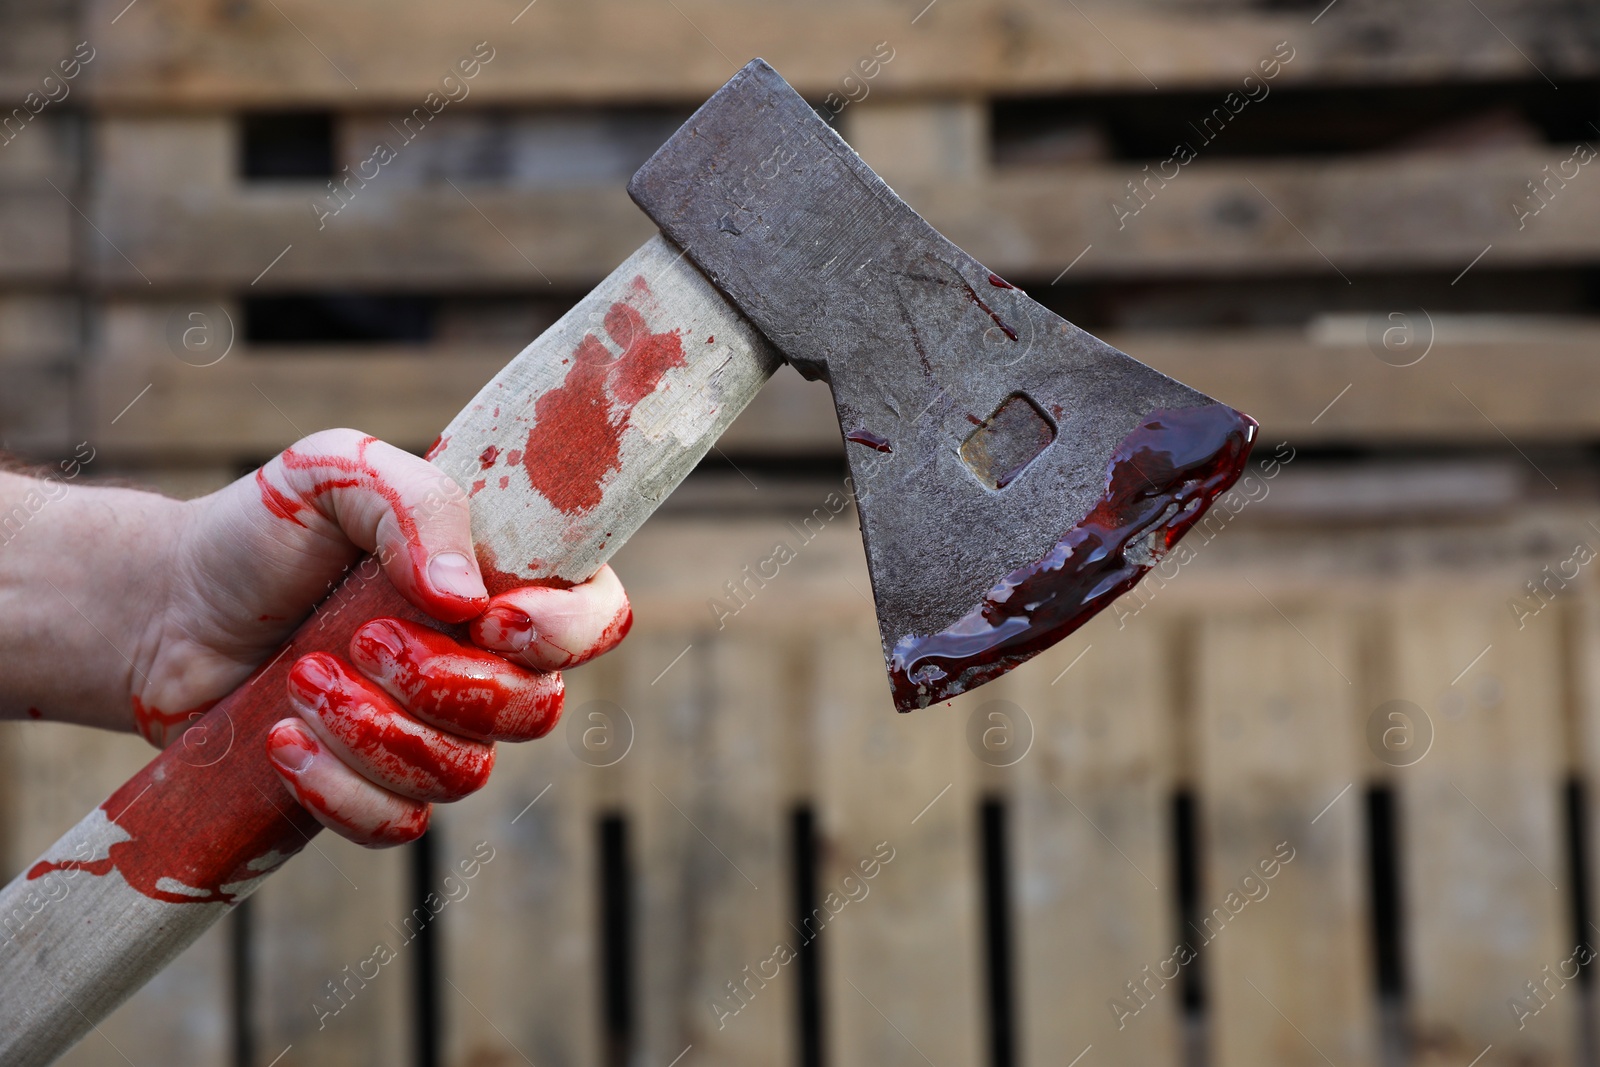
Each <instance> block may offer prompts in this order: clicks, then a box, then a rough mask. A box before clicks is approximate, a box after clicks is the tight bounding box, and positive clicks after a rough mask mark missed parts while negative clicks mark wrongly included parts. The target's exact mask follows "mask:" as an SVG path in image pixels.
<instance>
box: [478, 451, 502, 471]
mask: <svg viewBox="0 0 1600 1067" xmlns="http://www.w3.org/2000/svg"><path fill="white" fill-rule="evenodd" d="M499 458H500V446H499V445H490V446H489V447H488V448H486V449H484V450H483V451H482V452H481V453H479V455H478V466H480V467H482V468H483V469H484V470H488V469H489V468H490V467H492V466H494V461H495V460H497V459H499Z"/></svg>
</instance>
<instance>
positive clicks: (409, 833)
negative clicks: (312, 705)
mask: <svg viewBox="0 0 1600 1067" xmlns="http://www.w3.org/2000/svg"><path fill="white" fill-rule="evenodd" d="M325 751H326V750H325V749H324V748H323V747H322V744H321V742H320V741H319V740H318V739H317V737H316V736H315V735H314V734H312V733H311V731H310V730H309V729H307V728H306V727H305V726H304V725H302V724H301V723H300V721H299V720H298V719H290V720H288V721H286V722H281V723H279V724H278V725H277V726H275V727H273V728H272V730H271V731H270V732H269V733H268V734H267V758H268V759H269V760H271V761H272V764H273V766H275V767H277V768H278V771H279V773H281V774H283V775H285V776H287V777H288V779H289V781H290V783H291V786H290V788H292V789H293V790H294V796H295V800H297V801H299V803H300V806H301V807H303V808H305V809H306V810H307V811H315V812H317V813H319V814H320V815H321V816H322V817H323V819H324V820H326V821H328V822H331V823H333V824H334V825H336V826H338V827H339V828H340V829H341V830H342V831H343V832H344V833H346V834H347V835H348V836H350V838H351V839H352V840H354V841H357V842H360V843H364V844H369V845H379V846H384V845H403V844H405V843H406V842H408V841H415V840H416V839H417V838H418V837H420V836H422V831H424V830H426V829H427V828H428V815H429V813H430V812H431V810H432V806H431V805H429V804H427V803H420V802H415V801H413V802H412V803H411V804H409V805H407V808H406V815H405V816H404V817H403V818H402V819H400V820H399V821H398V822H393V821H387V820H386V821H384V822H381V823H379V824H378V825H377V826H376V827H371V828H369V827H367V826H365V825H358V824H357V823H356V821H355V820H354V819H352V818H351V817H350V815H349V814H348V813H347V812H343V811H340V810H339V809H338V808H336V807H334V806H333V805H332V804H331V803H330V802H329V801H328V798H327V797H326V796H324V795H323V794H322V793H320V792H318V791H317V790H315V789H312V788H311V787H310V786H309V785H307V784H306V782H305V779H304V778H303V777H302V773H301V772H298V771H295V770H294V769H293V768H294V767H295V766H296V765H299V764H303V763H304V762H305V761H304V759H303V758H298V757H300V756H317V755H320V754H322V753H324V752H325ZM290 753H293V754H296V756H297V758H295V759H293V760H292V761H291V760H290V759H289V758H287V757H288V754H290Z"/></svg>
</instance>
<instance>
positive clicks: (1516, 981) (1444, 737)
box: [1394, 551, 1579, 1063]
mask: <svg viewBox="0 0 1600 1067" xmlns="http://www.w3.org/2000/svg"><path fill="white" fill-rule="evenodd" d="M1567 555H1568V552H1565V551H1564V552H1561V553H1559V555H1558V557H1557V559H1556V561H1557V562H1559V560H1563V559H1565V558H1567ZM1517 592H1518V590H1516V588H1515V586H1512V585H1510V584H1509V583H1507V584H1500V583H1473V584H1471V585H1466V584H1465V583H1461V582H1457V583H1455V584H1454V588H1441V587H1438V586H1429V587H1426V588H1413V589H1412V590H1409V591H1408V593H1407V595H1405V596H1404V597H1403V598H1400V599H1398V600H1397V602H1396V605H1395V607H1394V619H1395V622H1394V626H1395V632H1396V634H1397V637H1398V640H1397V647H1396V650H1395V651H1396V662H1397V677H1398V679H1399V682H1400V685H1401V690H1400V692H1401V694H1402V695H1403V697H1404V698H1405V699H1408V700H1410V701H1412V702H1413V703H1415V704H1417V705H1420V706H1421V707H1423V708H1424V709H1425V710H1426V712H1427V713H1428V715H1429V716H1431V719H1432V725H1433V731H1434V742H1433V748H1432V749H1431V750H1430V751H1429V753H1428V755H1427V756H1426V757H1425V758H1423V759H1422V760H1420V761H1419V762H1417V763H1416V764H1414V765H1412V766H1410V767H1406V768H1403V769H1401V770H1400V771H1398V772H1396V774H1395V783H1396V786H1397V788H1398V790H1399V797H1400V816H1401V819H1402V823H1401V834H1402V837H1401V841H1402V849H1401V854H1402V856H1403V860H1404V864H1403V870H1402V873H1401V881H1402V889H1403V894H1404V907H1405V922H1406V925H1407V928H1408V930H1409V934H1410V936H1409V939H1408V940H1409V944H1408V946H1407V949H1408V951H1407V953H1406V957H1405V967H1406V978H1407V984H1408V995H1409V998H1410V999H1409V1009H1410V1015H1411V1022H1412V1025H1413V1028H1414V1031H1415V1035H1416V1040H1417V1042H1418V1046H1419V1049H1420V1050H1421V1051H1422V1052H1423V1053H1424V1057H1423V1060H1422V1062H1424V1063H1435V1062H1437V1063H1450V1062H1456V1061H1461V1062H1465V1061H1466V1060H1470V1059H1471V1058H1472V1057H1473V1056H1477V1055H1478V1054H1480V1053H1481V1052H1482V1051H1483V1050H1484V1048H1485V1047H1486V1046H1488V1045H1490V1044H1493V1045H1494V1047H1495V1055H1497V1056H1498V1055H1504V1056H1505V1057H1506V1058H1507V1059H1508V1060H1510V1059H1516V1058H1521V1059H1523V1060H1524V1061H1526V1062H1530V1063H1565V1062H1571V1060H1572V1057H1574V1056H1575V1055H1576V1048H1575V1045H1574V1043H1575V1040H1576V1030H1575V1019H1576V1013H1577V1012H1578V1010H1579V1006H1578V999H1579V998H1578V996H1577V995H1576V992H1575V990H1574V989H1573V988H1570V987H1569V988H1566V989H1564V990H1563V989H1562V988H1561V987H1560V982H1561V979H1560V978H1559V976H1558V977H1556V978H1555V979H1551V980H1550V984H1549V985H1548V986H1544V985H1540V983H1543V982H1545V981H1546V980H1547V979H1546V971H1545V968H1546V967H1548V968H1550V970H1551V971H1552V972H1556V971H1558V970H1560V969H1561V964H1562V962H1563V961H1565V960H1567V959H1568V958H1569V957H1570V956H1571V955H1572V954H1573V951H1574V946H1573V943H1572V942H1573V936H1574V935H1573V931H1572V929H1571V922H1570V919H1569V914H1570V913H1569V911H1568V908H1569V896H1570V893H1571V886H1570V884H1569V878H1570V875H1569V874H1568V872H1567V870H1566V866H1565V863H1564V861H1563V858H1562V845H1561V841H1562V836H1561V835H1562V821H1561V814H1560V812H1561V803H1562V787H1563V784H1564V768H1563V758H1562V753H1561V743H1562V737H1563V723H1562V719H1563V709H1562V699H1563V694H1562V671H1561V650H1562V641H1563V634H1562V632H1561V629H1562V628H1561V624H1560V621H1559V612H1557V611H1548V612H1540V613H1539V615H1538V616H1537V617H1533V618H1531V619H1525V620H1523V621H1525V622H1526V623H1527V625H1526V626H1525V628H1523V629H1521V630H1519V629H1518V626H1517V622H1518V620H1517V618H1516V616H1515V615H1514V614H1513V613H1512V612H1511V611H1508V610H1507V602H1508V600H1510V599H1511V598H1512V597H1513V596H1515V595H1516V593H1517ZM1480 657H1481V658H1480ZM1469 667H1470V669H1469ZM1466 930H1470V931H1472V932H1473V934H1472V936H1470V937H1464V936H1462V931H1466ZM1566 973H1568V974H1570V973H1572V971H1571V968H1570V966H1569V967H1568V968H1567V969H1566ZM1530 981H1531V982H1534V983H1535V985H1536V986H1537V987H1538V989H1539V992H1540V993H1541V995H1542V998H1543V1001H1544V1002H1545V1003H1544V1005H1543V1006H1542V1007H1541V1002H1540V1000H1539V999H1536V998H1535V997H1534V996H1533V995H1532V993H1531V992H1530V991H1529V990H1528V989H1527V987H1526V986H1525V985H1524V983H1526V982H1530ZM1513 1003H1515V1004H1520V1005H1523V1006H1524V1007H1525V1009H1526V1010H1527V1011H1528V1012H1533V1011H1537V1014H1536V1015H1525V1014H1523V1013H1521V1012H1517V1011H1514V1010H1513V1009H1512V1008H1511V1005H1512V1004H1513Z"/></svg>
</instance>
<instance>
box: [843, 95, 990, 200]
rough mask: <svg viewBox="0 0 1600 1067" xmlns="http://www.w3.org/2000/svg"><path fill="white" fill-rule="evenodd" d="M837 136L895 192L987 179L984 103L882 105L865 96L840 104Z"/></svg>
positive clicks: (894, 101)
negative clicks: (908, 186) (931, 184)
mask: <svg viewBox="0 0 1600 1067" xmlns="http://www.w3.org/2000/svg"><path fill="white" fill-rule="evenodd" d="M839 106H841V107H843V108H844V110H843V111H842V112H841V113H840V120H839V121H840V132H841V133H842V134H843V135H844V138H845V140H847V141H848V142H850V146H851V147H852V148H854V149H855V150H856V152H857V153H858V154H860V156H861V158H862V159H864V160H866V162H867V165H868V166H869V167H871V168H872V169H873V170H875V171H877V172H878V174H879V176H880V177H882V178H883V180H884V181H886V182H888V183H889V184H890V185H892V186H894V187H895V188H899V187H900V186H901V185H903V184H906V183H915V182H940V181H943V182H951V183H959V182H972V181H976V180H978V179H980V178H985V177H987V176H988V170H989V109H988V107H987V104H986V102H985V101H981V100H975V99H964V100H905V99H896V98H890V99H889V100H887V101H884V100H877V99H874V98H872V97H871V96H868V97H867V98H866V99H864V100H863V101H862V102H861V103H859V104H853V105H852V104H840V105H839Z"/></svg>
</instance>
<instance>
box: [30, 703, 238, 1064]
mask: <svg viewBox="0 0 1600 1067" xmlns="http://www.w3.org/2000/svg"><path fill="white" fill-rule="evenodd" d="M0 727H3V731H0V732H3V736H4V743H3V745H0V752H3V753H4V759H5V764H6V767H7V773H6V777H7V779H8V783H7V784H8V788H7V802H6V804H5V807H4V817H5V821H6V824H7V826H6V830H7V832H6V835H5V838H6V846H7V853H6V856H5V872H4V873H5V876H6V878H8V879H9V878H10V877H11V876H12V875H14V874H15V873H16V872H17V871H19V870H20V869H21V868H22V866H23V865H24V864H26V863H30V862H32V860H33V859H34V857H36V856H37V855H38V854H39V853H40V852H42V851H44V849H46V848H48V847H49V846H50V844H52V843H53V841H54V839H55V838H56V837H58V836H60V834H61V832H62V830H63V829H65V828H66V827H69V826H71V825H72V824H74V823H75V822H77V820H78V819H80V818H82V817H83V813H84V812H86V811H88V810H90V809H91V808H93V807H94V806H95V805H97V804H99V803H100V802H101V801H103V800H104V799H105V798H106V796H107V795H109V794H110V793H111V791H112V790H113V789H115V788H116V787H117V786H118V785H120V784H121V783H122V781H123V780H124V779H125V778H127V777H128V776H129V775H130V774H132V773H133V772H134V771H135V770H137V769H138V768H140V767H142V766H143V765H144V764H145V763H146V762H147V761H148V760H149V759H150V757H151V755H152V754H153V752H154V750H153V749H151V748H150V746H149V745H148V744H146V743H145V742H144V741H143V740H142V739H141V738H138V737H136V736H134V735H132V734H113V733H109V732H106V731H102V730H90V729H86V728H82V727H75V726H64V725H58V724H35V723H4V724H0ZM51 877H59V878H63V879H64V880H63V881H61V882H59V883H57V888H55V889H52V890H49V893H51V894H53V893H65V894H70V893H71V892H72V888H73V882H72V881H71V879H70V878H67V877H66V876H64V875H62V874H60V873H58V874H57V875H53V876H51ZM76 877H78V878H89V877H91V876H90V875H87V874H79V875H77V876H76ZM45 899H46V900H47V901H48V899H49V896H48V895H47V896H46V898H45ZM50 906H51V904H50V903H48V902H47V903H45V904H44V907H50ZM229 988H230V986H229V953H228V929H227V925H226V924H219V925H218V926H217V927H216V928H215V929H212V930H210V931H209V932H207V933H206V935H205V936H204V937H203V938H201V939H200V940H199V941H197V942H195V944H194V945H192V946H191V947H190V948H189V950H188V951H187V952H185V953H184V954H183V955H182V956H180V957H179V958H178V959H177V960H176V961H175V962H174V963H173V964H172V965H171V966H170V967H168V968H167V969H166V970H165V971H163V972H162V973H161V974H160V975H159V976H158V977H157V978H156V979H155V980H154V981H152V982H151V983H150V984H149V985H146V986H145V987H144V988H143V989H141V990H140V991H139V992H137V993H135V994H134V995H133V997H132V998H130V999H129V1000H128V1002H127V1003H125V1004H123V1006H122V1007H120V1008H118V1009H117V1010H116V1011H115V1012H113V1013H112V1014H111V1016H110V1017H109V1018H107V1019H106V1020H104V1021H103V1022H101V1023H100V1026H99V1032H98V1033H93V1034H90V1035H89V1036H87V1037H86V1038H85V1039H84V1040H83V1041H81V1042H80V1043H79V1044H78V1045H77V1046H76V1047H75V1048H74V1049H73V1050H72V1051H71V1052H69V1053H67V1055H66V1056H64V1057H63V1058H62V1059H61V1060H60V1061H59V1062H60V1063H61V1064H63V1065H64V1067H113V1065H123V1064H126V1063H128V1062H132V1063H137V1064H145V1063H217V1064H220V1063H223V1062H225V1059H226V1050H227V1049H228V1048H229V1042H230V1040H231V1038H232V1027H231V1018H230V1013H229V1007H230V1003H229Z"/></svg>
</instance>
